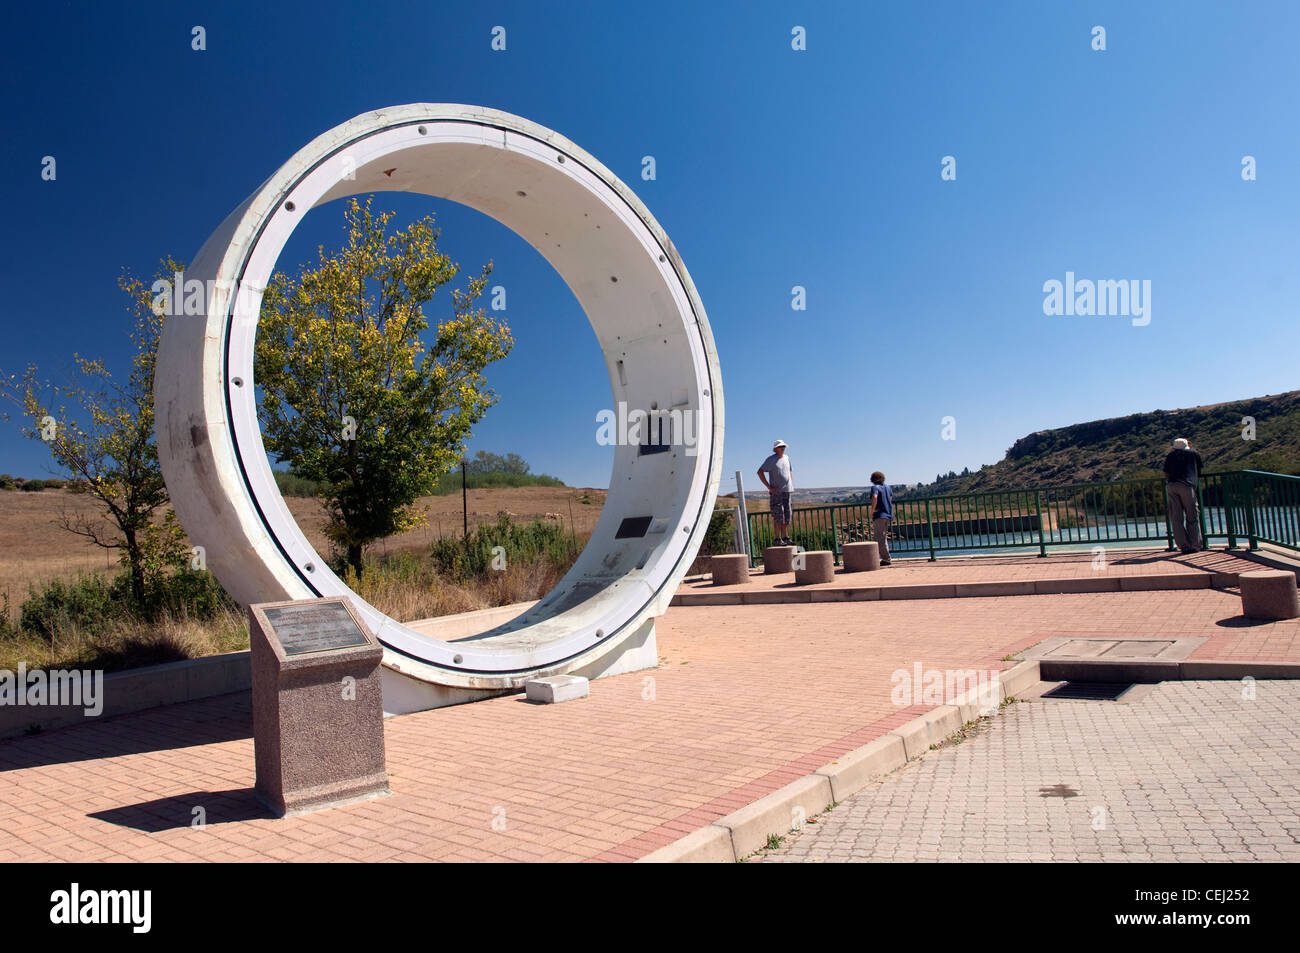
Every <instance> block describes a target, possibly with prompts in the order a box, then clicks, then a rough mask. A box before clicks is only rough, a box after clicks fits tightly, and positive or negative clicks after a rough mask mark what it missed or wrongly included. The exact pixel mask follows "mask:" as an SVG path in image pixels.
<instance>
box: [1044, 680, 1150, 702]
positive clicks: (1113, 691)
mask: <svg viewBox="0 0 1300 953" xmlns="http://www.w3.org/2000/svg"><path fill="white" fill-rule="evenodd" d="M1132 687H1133V683H1132V682H1062V683H1061V684H1060V685H1058V686H1056V687H1055V688H1053V689H1052V690H1051V691H1050V692H1043V694H1042V697H1043V698H1061V699H1068V700H1072V701H1092V702H1113V701H1119V698H1120V696H1121V695H1123V694H1124V693H1125V692H1127V691H1128V690H1129V689H1130V688H1132Z"/></svg>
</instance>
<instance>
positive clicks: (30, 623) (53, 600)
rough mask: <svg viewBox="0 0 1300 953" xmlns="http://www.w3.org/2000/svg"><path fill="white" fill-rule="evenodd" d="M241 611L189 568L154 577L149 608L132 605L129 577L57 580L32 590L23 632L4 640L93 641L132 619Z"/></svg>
mask: <svg viewBox="0 0 1300 953" xmlns="http://www.w3.org/2000/svg"><path fill="white" fill-rule="evenodd" d="M235 608H237V606H236V603H235V601H234V600H233V599H231V598H230V596H229V595H228V594H227V593H226V590H225V589H223V588H222V587H221V583H219V582H217V578H216V577H215V576H213V575H212V573H210V572H205V571H200V570H194V569H189V568H184V569H181V570H178V571H177V572H175V573H171V574H165V575H160V576H156V577H152V578H151V579H150V585H149V586H148V588H146V590H145V599H144V602H143V604H141V603H135V602H132V600H131V576H130V574H129V573H127V572H125V571H124V572H121V573H119V574H118V575H117V576H116V577H114V578H112V579H108V578H106V577H104V576H99V575H82V576H78V577H77V578H76V580H74V581H72V582H65V581H63V580H61V579H56V580H54V581H52V582H48V583H46V584H45V585H44V586H43V587H41V588H40V589H29V590H28V595H27V598H26V599H24V600H23V603H22V606H21V607H20V608H19V610H18V625H17V628H16V629H14V630H11V631H10V632H9V633H4V634H7V635H10V636H12V635H16V634H17V633H18V632H24V633H26V634H28V635H32V636H39V637H41V638H44V639H52V638H54V637H55V636H56V635H59V634H60V633H65V632H69V631H71V630H74V629H75V630H78V631H80V632H82V633H85V634H91V635H93V634H98V633H102V632H104V631H106V630H107V629H108V628H110V627H111V626H112V625H113V624H114V623H116V622H120V621H125V620H129V619H139V620H145V621H149V620H154V619H157V618H158V617H159V616H161V615H163V614H164V613H171V614H172V615H176V616H185V617H188V618H191V619H208V618H212V617H214V616H215V615H217V613H218V612H219V611H221V610H227V609H235Z"/></svg>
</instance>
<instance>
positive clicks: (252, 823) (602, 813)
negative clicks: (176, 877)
mask: <svg viewBox="0 0 1300 953" xmlns="http://www.w3.org/2000/svg"><path fill="white" fill-rule="evenodd" d="M1193 558H1195V557H1193ZM941 566H942V564H941ZM931 568H940V567H931ZM1243 621H1244V620H1242V619H1241V618H1240V600H1239V598H1238V597H1237V596H1236V595H1235V594H1234V593H1232V592H1225V591H1218V590H1210V589H1197V590H1187V591H1155V592H1123V593H1096V594H1077V595H1043V596H1011V597H988V598H980V599H936V600H917V601H883V602H860V603H854V602H848V603H839V602H837V603H814V604H810V605H770V606H719V607H692V608H676V609H672V610H670V611H669V613H668V614H667V615H666V616H665V617H664V618H663V619H661V620H660V623H659V649H660V656H661V664H660V667H659V668H658V669H656V670H653V671H648V672H638V673H633V674H629V675H624V676H619V677H617V678H609V679H603V680H600V681H597V682H594V683H593V685H592V693H591V697H590V698H588V699H585V700H583V701H579V702H570V703H567V704H562V705H554V706H534V705H529V704H526V703H524V702H523V701H521V700H520V698H519V697H517V696H514V697H507V698H498V699H493V700H490V701H485V702H479V703H476V704H473V705H464V706H460V707H456V708H446V709H441V710H438V711H432V712H423V713H419V714H415V715H407V716H403V717H400V718H394V719H390V720H389V721H388V722H387V724H386V727H385V738H386V743H387V746H388V751H387V753H388V766H389V774H390V781H391V785H392V789H393V791H394V793H393V795H392V796H391V797H388V798H383V799H379V800H374V801H368V802H364V803H361V804H355V805H351V806H348V807H343V808H337V809H334V810H329V811H322V812H318V813H315V814H309V815H305V816H302V817H297V818H291V819H287V820H272V819H270V818H267V817H265V816H264V815H263V814H262V813H261V812H260V811H259V810H258V808H257V807H256V805H255V803H254V802H253V799H252V796H251V787H252V784H253V780H254V778H253V744H252V740H251V738H250V737H249V729H250V720H249V708H248V700H247V696H246V695H230V696H224V697H221V698H215V699H208V700H205V701H200V702H194V703H190V704H187V705H177V706H171V707H168V708H161V709H154V710H152V711H148V712H142V713H138V714H134V715H127V716H123V717H121V718H117V719H113V720H110V721H105V722H102V723H96V724H92V725H88V726H85V727H78V728H72V729H64V730H61V731H54V732H50V733H49V734H47V735H43V736H36V737H31V738H20V739H14V740H11V741H7V742H0V831H3V833H4V834H5V837H4V838H3V840H0V845H2V846H0V859H5V860H146V861H147V860H182V861H193V860H220V861H239V860H313V861H318V860H324V861H329V860H392V861H412V860H448V861H464V860H503V861H522V860H548V861H557V860H593V859H594V860H610V861H624V860H630V859H632V858H634V857H637V856H642V855H644V854H646V853H648V852H649V851H651V850H654V849H655V848H657V847H660V846H662V845H664V844H666V843H669V842H671V841H672V840H675V839H676V838H678V837H680V836H682V835H683V834H685V833H688V832H689V831H691V830H694V829H695V828H698V827H700V826H702V825H704V824H706V823H708V822H709V821H711V820H714V819H716V818H718V817H720V816H722V815H724V814H726V813H728V812H730V811H732V810H735V809H736V808H738V807H741V806H742V805H744V804H747V803H749V802H751V801H753V800H755V799H756V798H758V797H761V796H762V795H764V794H767V793H769V792H771V791H773V790H775V789H776V788H778V787H780V786H781V785H783V784H785V783H787V782H788V781H790V780H793V779H795V778H797V777H799V776H801V775H804V774H807V773H808V772H809V771H811V770H812V769H814V768H816V767H818V766H820V765H821V764H824V763H826V762H827V761H829V760H831V759H832V758H834V757H835V756H837V755H839V754H843V753H844V752H846V751H849V750H851V749H853V748H855V747H857V746H859V745H861V744H864V743H865V742H867V741H869V740H871V739H872V738H874V737H878V736H879V735H881V734H883V733H884V732H886V731H888V730H890V729H891V728H892V727H895V726H896V725H898V724H901V723H902V722H904V721H906V720H908V719H909V718H911V717H913V716H914V715H915V714H917V713H919V712H920V711H922V710H924V709H923V708H921V707H913V708H907V709H900V708H898V707H896V706H894V705H893V704H891V702H890V697H889V696H890V689H891V682H890V675H891V673H892V672H893V671H895V670H896V669H900V668H901V669H907V670H910V669H911V668H912V665H913V663H914V662H918V661H919V662H921V663H922V664H923V665H924V666H925V667H927V668H940V669H943V668H1001V667H1005V666H1006V665H1008V664H1010V663H1006V662H1002V661H1001V659H1002V658H1003V657H1004V656H1006V655H1008V654H1011V653H1014V652H1017V651H1020V650H1022V649H1025V648H1027V647H1029V646H1030V645H1033V644H1034V643H1036V642H1038V641H1041V640H1042V639H1044V638H1047V637H1049V636H1050V635H1053V634H1055V633H1058V632H1066V631H1068V632H1076V633H1077V632H1096V633H1105V634H1115V633H1124V634H1129V635H1147V636H1158V635H1203V636H1209V637H1210V641H1209V642H1207V643H1206V644H1205V645H1203V646H1201V648H1200V649H1199V650H1198V651H1197V652H1196V654H1195V657H1196V658H1211V657H1218V658H1232V659H1255V660H1261V661H1263V660H1297V661H1300V621H1294V620H1293V621H1288V622H1275V623H1266V624H1249V625H1247V624H1243ZM1221 623H1223V624H1221ZM195 807H202V808H204V810H205V811H206V821H207V824H206V827H204V828H203V829H195V828H192V827H191V821H192V820H193V818H194V813H195V812H194V808H195ZM502 810H503V811H504V814H502V813H501V811H502ZM494 812H496V813H495V814H494ZM494 817H504V820H505V830H503V831H502V830H494V829H493V823H492V822H493V819H494ZM498 826H499V825H498Z"/></svg>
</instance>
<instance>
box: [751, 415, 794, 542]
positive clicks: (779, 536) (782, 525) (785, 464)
mask: <svg viewBox="0 0 1300 953" xmlns="http://www.w3.org/2000/svg"><path fill="white" fill-rule="evenodd" d="M758 478H759V479H760V480H761V481H763V486H765V487H767V495H768V501H769V502H770V503H771V504H772V528H773V529H774V530H775V531H776V540H775V541H774V542H775V545H777V546H793V545H794V543H793V542H792V541H791V540H790V537H788V536H787V535H786V533H788V532H789V531H790V520H791V514H790V491H791V490H793V489H794V469H793V468H792V467H791V466H790V458H789V457H787V456H786V455H785V441H784V440H778V441H776V442H775V443H774V444H772V455H771V456H769V457H768V458H767V459H766V460H764V461H763V465H762V466H761V467H759V468H758Z"/></svg>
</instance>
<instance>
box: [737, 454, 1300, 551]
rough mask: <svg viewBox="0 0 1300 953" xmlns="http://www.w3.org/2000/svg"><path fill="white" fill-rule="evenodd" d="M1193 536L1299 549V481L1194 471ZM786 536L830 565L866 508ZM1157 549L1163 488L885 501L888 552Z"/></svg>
mask: <svg viewBox="0 0 1300 953" xmlns="http://www.w3.org/2000/svg"><path fill="white" fill-rule="evenodd" d="M1198 492H1199V496H1200V500H1201V507H1200V512H1201V533H1202V536H1203V537H1204V538H1205V539H1206V540H1209V539H1216V538H1226V539H1227V540H1228V545H1229V547H1235V546H1236V545H1237V544H1238V541H1245V542H1246V543H1247V544H1248V545H1249V547H1250V548H1251V549H1256V548H1258V546H1259V543H1260V542H1261V541H1262V542H1267V543H1271V544H1274V545H1277V546H1284V547H1287V548H1289V549H1296V550H1300V477H1293V476H1285V475H1283V474H1279V473H1264V472H1261V471H1257V470H1235V471H1231V472H1226V473H1206V474H1202V476H1201V481H1200V487H1199V490H1198ZM749 529H750V532H749V536H750V546H751V551H750V554H749V555H750V559H751V560H753V559H756V558H758V557H759V556H761V554H762V552H763V549H764V547H766V546H770V545H771V544H772V542H773V541H774V539H775V534H774V532H773V529H772V517H771V514H770V513H753V512H751V513H749ZM788 535H789V537H790V538H791V539H792V540H793V541H794V542H795V543H797V544H799V545H800V546H802V547H803V548H804V549H807V550H830V551H831V552H833V553H834V554H835V561H836V562H837V563H838V562H839V561H840V549H841V547H842V546H843V545H844V544H845V543H848V542H856V541H866V540H870V539H871V538H872V532H871V514H870V507H869V506H868V505H867V504H865V503H837V504H826V505H821V506H808V507H801V508H799V509H796V510H794V512H793V514H792V523H791V525H790V530H789V532H788ZM1142 542H1149V543H1156V544H1158V543H1161V542H1163V543H1164V544H1165V546H1166V548H1168V549H1173V548H1174V539H1173V533H1172V530H1171V528H1170V526H1169V521H1168V517H1167V500H1166V493H1165V481H1164V480H1163V479H1161V478H1159V477H1156V478H1151V479H1142V480H1119V481H1116V482H1114V483H1075V484H1071V485H1068V486H1051V487H1035V488H1031V489H1023V490H998V491H991V492H983V493H962V494H952V495H947V496H931V497H923V498H914V499H901V500H900V499H895V500H894V519H893V523H892V524H891V526H890V541H889V548H890V550H891V551H892V552H895V553H927V554H928V555H929V557H930V559H934V558H935V556H936V554H937V553H939V552H945V551H954V550H988V549H1037V550H1038V554H1039V555H1040V556H1045V555H1047V548H1048V547H1049V546H1076V547H1077V546H1080V545H1088V546H1094V545H1106V544H1109V543H1142Z"/></svg>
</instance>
